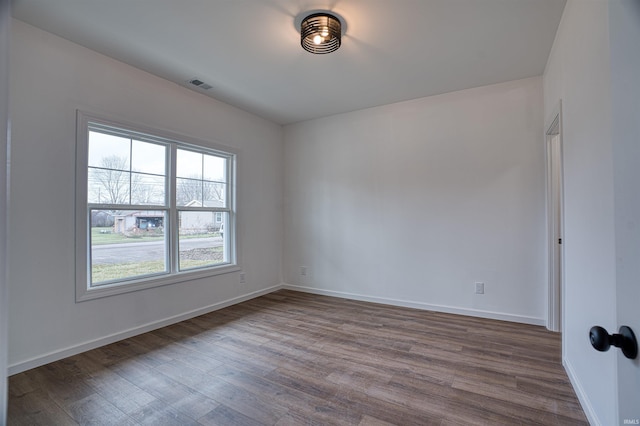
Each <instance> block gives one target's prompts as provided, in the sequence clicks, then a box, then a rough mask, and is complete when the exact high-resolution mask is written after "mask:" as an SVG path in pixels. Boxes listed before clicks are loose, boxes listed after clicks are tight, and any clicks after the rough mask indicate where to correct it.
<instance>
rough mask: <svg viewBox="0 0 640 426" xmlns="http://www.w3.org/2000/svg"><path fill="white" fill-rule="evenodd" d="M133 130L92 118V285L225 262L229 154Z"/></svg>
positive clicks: (227, 259) (89, 179)
mask: <svg viewBox="0 0 640 426" xmlns="http://www.w3.org/2000/svg"><path fill="white" fill-rule="evenodd" d="M131 133H132V134H131V135H128V134H127V132H126V130H123V129H113V130H112V129H108V128H106V127H104V126H100V125H95V126H92V125H91V124H89V128H88V147H87V148H88V156H87V157H88V159H87V207H88V223H89V227H88V228H89V229H88V231H89V241H90V244H89V251H90V252H89V254H88V262H89V272H90V277H89V286H90V287H92V286H100V285H104V284H114V283H119V282H126V281H130V280H132V279H136V280H138V279H140V278H144V277H147V276H151V277H153V276H157V275H166V274H174V273H178V272H180V271H185V270H190V269H195V268H204V267H215V266H219V265H223V264H228V263H229V262H230V259H231V256H230V253H229V248H230V244H229V235H225V232H224V228H225V227H226V228H227V229H229V227H228V226H225V224H228V223H230V221H229V218H230V212H231V210H230V206H229V193H228V191H229V176H230V174H229V164H230V159H231V156H230V154H226V153H223V152H216V151H209V150H206V149H203V148H198V147H194V146H191V145H188V146H187V145H184V146H183V145H181V144H180V143H178V142H171V141H166V140H161V139H159V138H158V140H154V138H153V137H152V136H151V135H142V136H144V137H138V136H139V135H138V134H134V133H133V132H131ZM172 244H175V245H176V246H177V250H175V249H174V248H173V247H172ZM174 253H175V255H174Z"/></svg>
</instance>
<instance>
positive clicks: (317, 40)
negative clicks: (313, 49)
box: [313, 34, 323, 44]
mask: <svg viewBox="0 0 640 426" xmlns="http://www.w3.org/2000/svg"><path fill="white" fill-rule="evenodd" d="M322 41H323V38H322V36H321V35H319V34H316V35H315V36H313V44H320V43H322Z"/></svg>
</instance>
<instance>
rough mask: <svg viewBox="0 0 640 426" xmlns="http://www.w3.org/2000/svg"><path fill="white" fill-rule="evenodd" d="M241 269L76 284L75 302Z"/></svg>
mask: <svg viewBox="0 0 640 426" xmlns="http://www.w3.org/2000/svg"><path fill="white" fill-rule="evenodd" d="M241 269H242V268H240V266H238V265H225V266H219V267H217V268H212V269H201V270H191V271H184V272H178V273H176V274H171V275H162V276H158V277H145V278H142V279H139V280H132V281H127V282H126V283H114V284H105V285H101V286H96V287H91V288H80V286H78V288H77V291H76V303H78V302H84V301H87V300H94V299H99V298H102V297H109V296H115V295H117V294H124V293H131V292H134V291H140V290H146V289H149V288H155V287H162V286H166V285H172V284H180V283H184V282H187V281H194V280H199V279H203V278H209V277H214V276H217V275H223V274H230V273H233V272H238V271H240V270H241Z"/></svg>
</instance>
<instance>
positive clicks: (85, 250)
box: [75, 110, 241, 302]
mask: <svg viewBox="0 0 640 426" xmlns="http://www.w3.org/2000/svg"><path fill="white" fill-rule="evenodd" d="M90 125H95V126H99V127H104V128H109V127H111V128H115V129H121V130H124V131H125V132H127V134H129V135H132V136H138V137H141V138H143V140H144V137H145V136H147V139H148V138H152V139H153V141H155V142H162V143H164V144H166V145H167V147H168V149H169V152H168V155H167V160H166V161H167V169H166V173H167V178H166V197H168V201H167V203H166V206H165V207H164V208H163V210H166V212H167V216H166V220H167V221H168V226H166V228H167V229H168V230H169V231H168V232H167V235H166V236H165V238H166V239H165V244H166V245H167V246H168V250H167V265H168V268H169V271H168V272H166V273H162V274H157V275H149V276H144V277H138V278H133V279H125V280H121V281H117V282H112V283H107V284H100V285H98V286H91V282H90V276H91V275H90V274H91V271H90V268H91V262H90V256H91V247H90V232H91V231H90V228H89V220H90V210H91V206H92V205H91V204H89V203H88V183H87V177H88V148H89V140H88V136H89V127H90ZM178 148H184V149H188V150H192V151H197V152H201V153H204V154H214V155H218V156H224V157H226V158H227V160H228V161H227V165H228V170H227V188H228V189H227V197H228V199H227V200H228V201H227V206H228V208H227V211H226V212H227V213H228V222H227V223H225V228H226V229H225V234H226V235H225V237H226V238H227V240H226V241H227V243H226V244H227V245H228V251H229V252H228V254H229V257H228V259H227V262H225V263H223V264H220V265H215V266H211V267H203V268H197V269H188V270H184V271H179V270H178V257H179V253H178V232H177V230H178V211H185V210H190V209H189V208H184V207H179V206H176V160H175V158H176V152H177V149H178ZM237 162H238V152H237V151H236V150H234V149H232V148H229V147H227V146H224V145H219V144H216V143H213V142H208V141H202V140H197V139H194V138H189V137H186V136H183V135H177V134H173V133H169V132H167V131H164V130H158V129H151V128H146V127H144V126H140V125H136V124H131V123H127V122H124V121H122V120H114V119H109V118H105V117H104V116H99V115H95V114H90V113H87V112H84V111H80V110H78V111H77V129H76V206H75V225H76V255H75V263H76V267H75V270H76V277H75V281H76V302H81V301H85V300H92V299H97V298H101V297H107V296H113V295H116V294H122V293H128V292H132V291H138V290H143V289H148V288H154V287H159V286H164V285H171V284H178V283H183V282H187V281H191V280H196V279H201V278H207V277H212V276H216V275H220V274H227V273H231V272H236V271H239V270H240V269H241V268H240V266H239V260H238V253H239V250H238V244H237V231H236V229H237V212H236V197H237V196H236V189H237V182H236V168H237ZM156 207H157V206H138V205H131V206H126V208H127V209H128V208H133V209H140V210H160V209H157V208H156ZM195 210H198V209H195Z"/></svg>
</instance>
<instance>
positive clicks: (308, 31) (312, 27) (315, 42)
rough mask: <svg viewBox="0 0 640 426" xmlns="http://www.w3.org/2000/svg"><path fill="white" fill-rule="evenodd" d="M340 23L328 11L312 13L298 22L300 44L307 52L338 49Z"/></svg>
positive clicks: (326, 51)
mask: <svg viewBox="0 0 640 426" xmlns="http://www.w3.org/2000/svg"><path fill="white" fill-rule="evenodd" d="M341 41H342V24H341V23H340V20H339V19H338V18H336V17H335V16H333V15H331V14H330V13H325V12H321V13H313V14H311V15H309V16H307V17H306V18H304V19H303V20H302V23H301V24H300V44H301V45H302V48H303V49H304V50H306V51H307V52H311V53H316V54H324V53H331V52H335V51H336V50H338V48H339V47H340V43H341Z"/></svg>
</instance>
